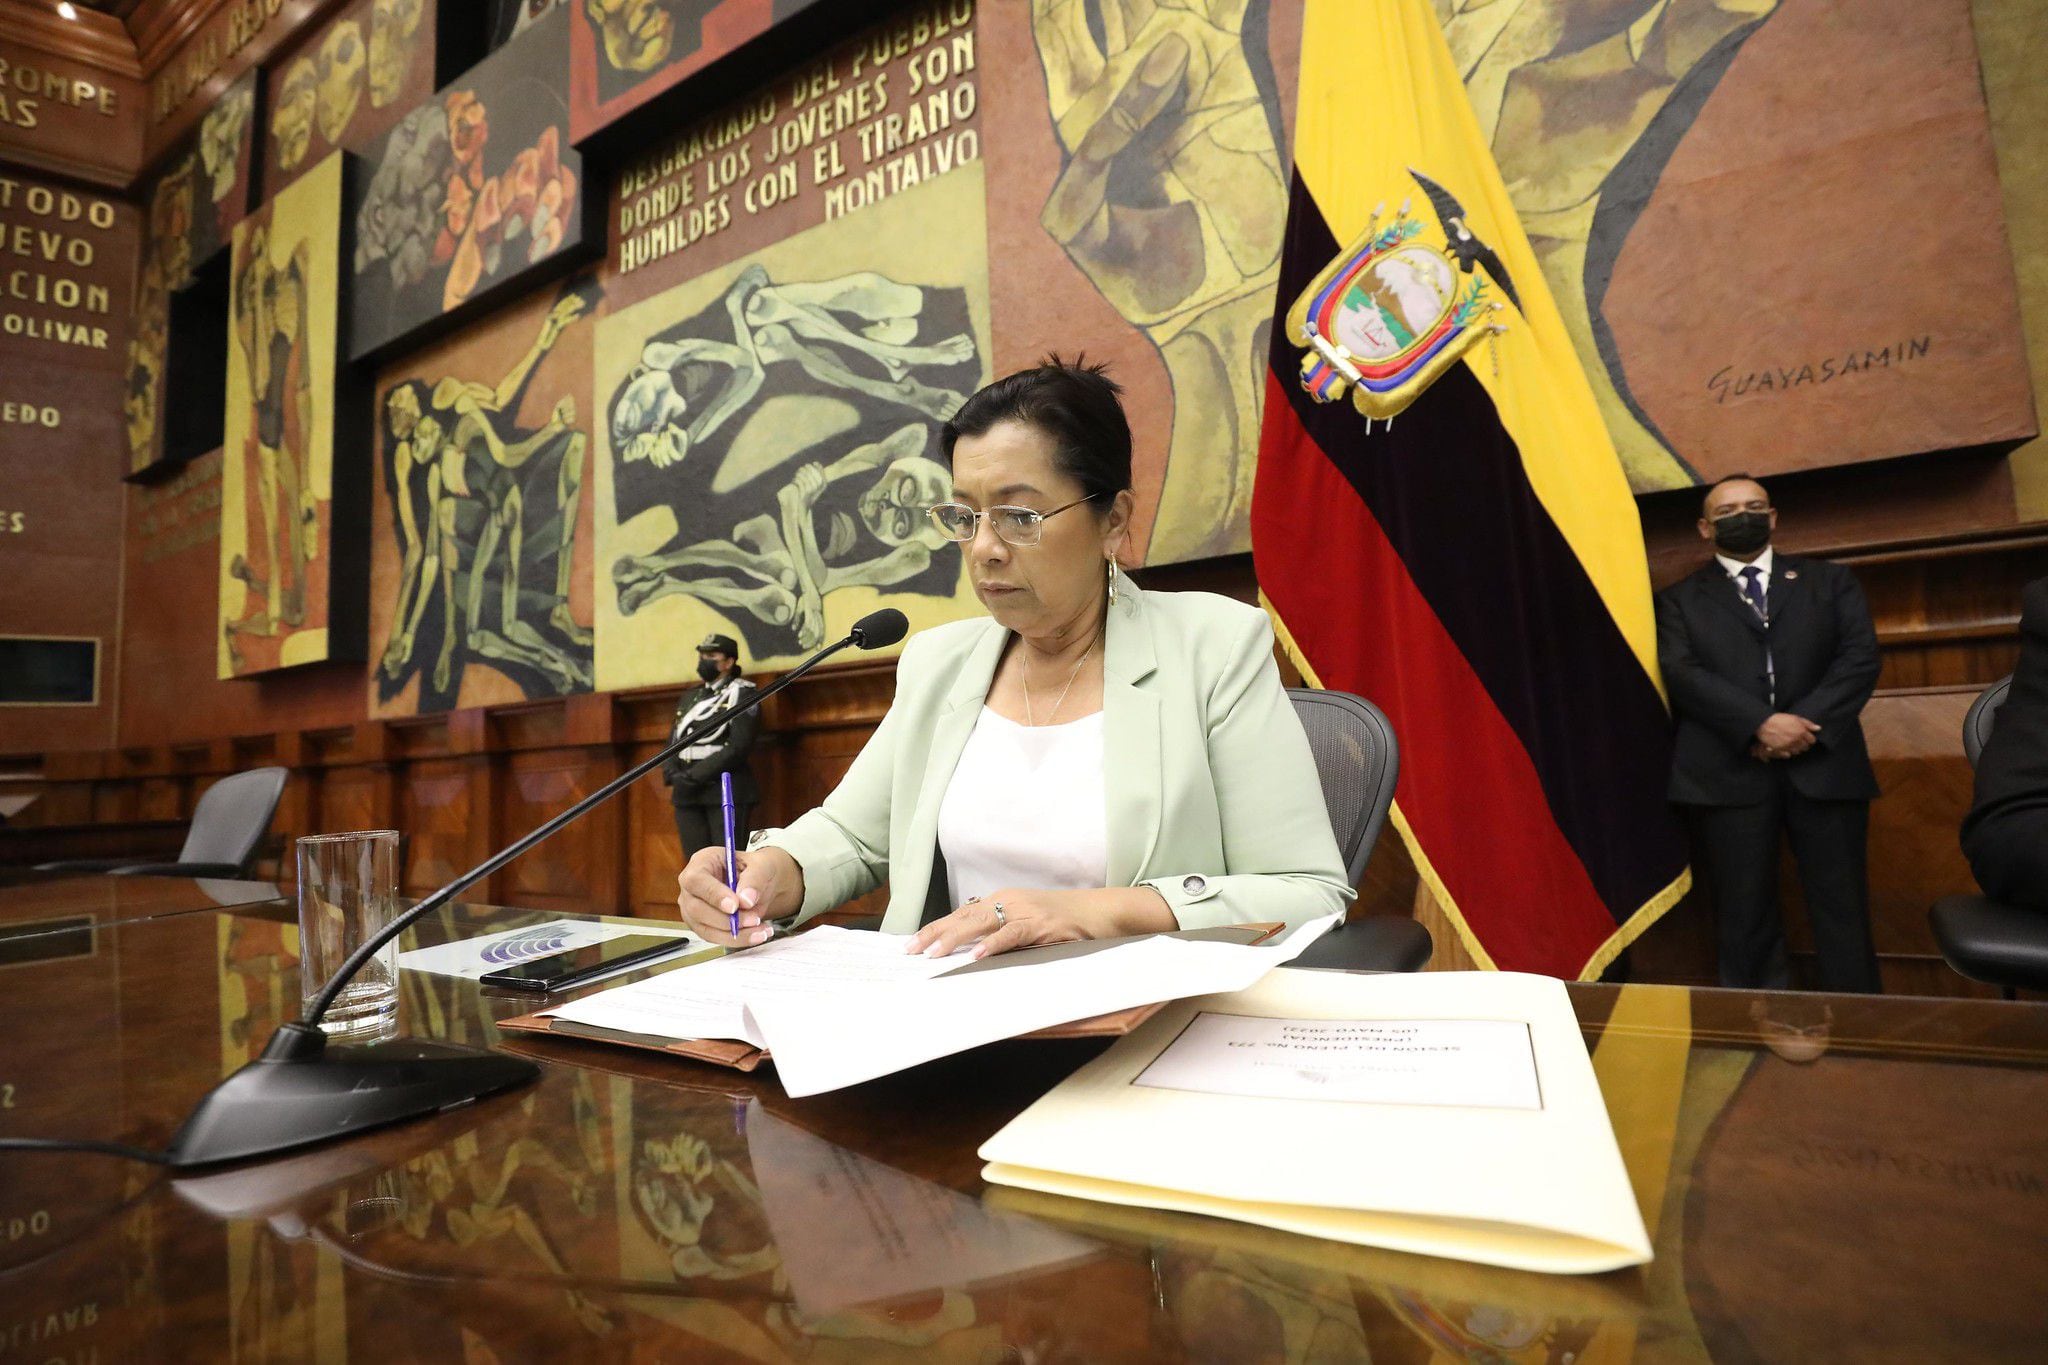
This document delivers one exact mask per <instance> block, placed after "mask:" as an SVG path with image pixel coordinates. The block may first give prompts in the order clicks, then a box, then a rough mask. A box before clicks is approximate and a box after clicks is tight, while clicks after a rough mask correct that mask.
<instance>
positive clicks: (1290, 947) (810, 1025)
mask: <svg viewBox="0 0 2048 1365" xmlns="http://www.w3.org/2000/svg"><path fill="white" fill-rule="evenodd" d="M1328 927H1329V926H1328V924H1326V923H1322V922H1318V923H1317V924H1311V925H1305V926H1303V927H1302V928H1300V929H1297V930H1295V931H1294V932H1293V933H1291V934H1289V935H1288V936H1287V937H1286V938H1285V939H1284V940H1282V941H1280V942H1278V943H1274V944H1265V945H1260V946H1258V947H1247V946H1245V945H1243V944H1236V943H1196V942H1189V941H1187V940H1185V939H1171V938H1149V939H1141V940H1139V941H1138V942H1136V943H1129V944H1123V945H1121V946H1118V947H1115V948H1105V949H1104V950H1102V951H1101V952H1098V953H1090V954H1088V955H1086V956H1084V957H1074V958H1067V959H1065V960H1062V961H1057V962H1045V963H1035V964H1032V965H1030V966H1024V967H1011V968H1005V969H1003V970H1001V971H987V972H973V973H969V974H968V975H966V976H958V977H940V978H938V979H936V980H932V981H926V982H923V983H921V984H920V985H919V986H918V987H917V988H916V989H914V990H895V991H889V992H886V993H870V994H863V995H862V996H861V997H860V998H859V999H858V1000H857V1001H848V1000H846V999H834V998H825V997H812V998H804V997H798V996H794V995H784V996H780V997H776V998H761V999H750V1000H749V1001H748V1002H747V1014H748V1016H749V1019H750V1022H751V1024H752V1026H753V1027H754V1029H755V1030H756V1032H757V1033H758V1034H759V1036H760V1037H761V1038H762V1039H763V1040H765V1046H766V1047H767V1048H768V1049H769V1050H770V1051H771V1052H773V1053H774V1054H775V1070H776V1073H777V1075H779V1076H780V1077H781V1079H782V1085H783V1088H784V1089H785V1090H787V1091H788V1092H789V1093H790V1094H791V1095H792V1096H802V1095H816V1094H820V1093H822V1092H824V1091H827V1090H837V1089H839V1088H841V1087H842V1086H848V1085H856V1084H858V1083H860V1082H861V1081H867V1080H873V1079H874V1078H875V1077H877V1076H887V1075H890V1074H891V1073H893V1072H897V1071H902V1070H903V1069H905V1068H906V1067H912V1066H917V1065H919V1064H921V1063H924V1062H929V1061H932V1060H933V1059H935V1058H938V1057H947V1056H951V1055H952V1054H953V1053H956V1052H965V1051H966V1050H967V1049H969V1048H973V1047H980V1046H982V1045H983V1044H986V1043H994V1042H1000V1041H1001V1040H1003V1039H1005V1038H1016V1037H1020V1036H1022V1035H1024V1034H1026V1033H1033V1032H1036V1031H1037V1030H1039V1029H1042V1028H1051V1027H1052V1026H1053V1025H1055V1024H1066V1023H1071V1022H1073V1021H1074V1020H1076V1019H1088V1018H1092V1017H1094V1016H1095V1015H1098V1014H1109V1013H1112V1012H1114V1011H1116V1010H1125V1009H1131V1008H1133V1007H1134V1006H1138V1005H1152V1004H1157V1003H1158V1002H1160V1001H1162V1000H1175V999H1179V998H1180V997H1182V996H1189V995H1208V994H1211V993H1213V992H1218V991H1236V990H1243V989H1244V988H1245V987H1247V986H1250V985H1251V984H1252V983H1253V982H1255V981H1257V980H1258V979H1259V978H1261V977H1263V976H1264V975H1265V974H1266V973H1267V972H1269V971H1271V970H1272V969H1273V968H1275V967H1278V966H1280V965H1282V964H1284V963H1286V962H1289V961H1291V960H1292V959H1293V958H1294V957H1295V956H1296V955H1297V954H1299V953H1300V952H1301V951H1302V950H1303V949H1304V948H1306V947H1307V946H1308V945H1309V944H1310V943H1312V942H1313V941H1314V940H1315V938H1316V937H1317V935H1318V934H1320V933H1321V932H1322V931H1323V930H1326V929H1327V928H1328ZM913 960H915V959H913Z"/></svg>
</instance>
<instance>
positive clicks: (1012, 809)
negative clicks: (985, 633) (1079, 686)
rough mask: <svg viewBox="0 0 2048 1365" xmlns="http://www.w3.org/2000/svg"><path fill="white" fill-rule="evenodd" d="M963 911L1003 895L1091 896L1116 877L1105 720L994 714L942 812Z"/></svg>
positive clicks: (952, 880) (951, 886)
mask: <svg viewBox="0 0 2048 1365" xmlns="http://www.w3.org/2000/svg"><path fill="white" fill-rule="evenodd" d="M939 851H940V852H941V853H942V854H944V855H945V859H946V881H947V889H948V891H949V892H950V893H951V895H952V898H953V904H954V905H955V906H959V905H963V904H965V903H966V901H967V898H968V897H970V896H986V895H988V894H989V893H990V892H993V891H999V890H1001V889H1003V888H1004V887H1029V888H1031V889H1033V890H1040V891H1087V890H1093V889H1095V888H1096V887H1099V886H1101V885H1102V884H1103V879H1104V878H1106V877H1107V876H1108V875H1109V870H1108V869H1109V843H1108V808H1107V804H1106V797H1105V795H1104V791H1103V782H1102V712H1100V711H1097V712H1096V713H1095V714H1094V715H1092V716H1083V717H1082V718H1081V719H1079V720H1074V721H1068V722H1067V723H1066V724H1064V725H1041V726H1035V727H1034V726H1029V725H1020V724H1018V723H1017V722H1016V721H1014V720H1005V719H1004V718H1003V717H1001V716H999V715H997V714H996V713H995V712H994V711H991V710H990V709H989V708H988V707H986V706H984V707H982V708H981V716H980V718H979V719H977V720H976V721H975V723H974V733H973V734H971V735H969V736H968V737H967V747H966V748H965V749H964V750H962V751H961V754H960V763H959V766H957V767H956V768H954V769H953V778H952V781H951V782H949V783H948V784H947V786H946V795H945V799H944V800H943V801H942V802H941V803H940V805H939Z"/></svg>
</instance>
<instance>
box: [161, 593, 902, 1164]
mask: <svg viewBox="0 0 2048 1365" xmlns="http://www.w3.org/2000/svg"><path fill="white" fill-rule="evenodd" d="M908 627H909V622H908V621H907V619H906V618H905V617H904V615H903V613H902V612H900V611H897V610H895V609H894V608H884V609H883V610H881V611H877V612H871V613H869V614H868V615H867V616H864V617H862V618H861V619H860V621H859V622H857V623H856V624H855V625H854V627H853V629H852V630H851V631H849V632H848V633H847V635H846V637H845V638H844V639H842V640H839V641H836V642H835V643H833V644H830V645H827V646H826V647H825V648H824V649H821V650H819V651H818V652H817V653H816V654H813V655H812V656H811V657H810V658H808V659H806V660H804V661H803V662H802V663H801V664H798V665H797V666H796V667H795V668H793V669H791V670H790V671H789V672H787V673H785V674H783V675H782V676H781V677H779V678H777V679H776V680H775V681H774V682H772V683H770V684H769V685H768V686H766V687H764V688H761V689H760V690H758V691H756V692H755V693H754V695H753V697H751V698H750V699H749V700H748V701H747V702H746V703H745V704H744V705H743V706H740V707H734V708H732V709H730V710H727V711H722V712H719V713H718V714H717V715H714V716H708V717H706V718H705V719H704V720H703V721H702V722H700V723H699V724H697V725H694V726H691V727H690V728H689V729H688V730H687V731H685V732H684V733H683V734H681V735H678V736H676V737H675V738H674V739H671V740H670V741H669V742H668V743H667V744H666V745H664V746H663V747H662V748H661V750H660V751H659V752H657V753H656V754H655V755H654V756H653V757H652V758H649V759H647V760H646V761H645V762H643V763H640V764H637V765H635V766H634V767H633V768H631V769H629V770H628V771H627V772H625V773H623V774H621V775H620V776H619V777H616V778H614V779H613V780H612V781H610V782H608V783H606V784H605V785H604V786H602V787H600V788H598V789H597V790H596V791H594V792H592V793H591V794H590V795H589V796H586V797H584V798H583V799H582V800H581V801H578V802H577V803H576V804H575V805H573V806H571V807H569V808H568V809H567V810H565V811H563V812H562V813H561V814H560V815H557V816H555V817H554V818H553V819H551V820H549V821H547V822H546V823H545V824H543V825H541V826H540V827H539V828H537V829H535V830H533V831H532V832H531V833H529V834H527V835H525V836H524V837H523V838H520V839H518V840H516V841H515V842H513V843H511V844H509V845H507V846H506V847H505V848H503V849H501V850H500V851H498V852H497V853H494V854H492V855H491V856H490V857H488V858H486V859H484V861H482V862H481V863H478V864H477V865H476V866H475V867H473V868H471V869H470V870H469V871H467V872H465V873H463V874H462V875H461V876H460V877H457V878H456V879H455V880H454V881H452V882H449V883H448V884H447V885H446V886H444V887H442V888H440V889H439V890H438V891H435V892H433V893H432V894H431V895H429V896H427V897H426V899H424V900H422V901H420V902H419V903H418V904H417V905H415V906H413V907H412V909H410V910H408V911H406V912H405V913H404V914H402V915H400V916H398V917H397V918H396V919H394V920H392V921H391V923H389V924H387V925H385V926H384V928H383V929H381V930H379V931H378V932H377V933H375V934H373V935H371V936H370V937H369V938H368V939H366V940H364V942H363V944H362V946H361V947H359V948H357V949H356V950H355V951H354V952H353V953H350V954H349V956H348V960H347V961H345V962H343V963H342V964H341V967H340V968H339V969H338V970H337V971H336V972H335V973H334V975H333V976H332V977H330V978H328V981H327V984H326V985H325V986H323V987H321V989H320V994H319V995H318V996H316V997H315V998H314V1000H313V1003H312V1005H311V1006H310V1007H308V1009H307V1010H306V1017H305V1018H303V1019H300V1020H297V1021H295V1022H293V1023H288V1024H282V1025H280V1026H279V1027H278V1030H277V1032H276V1033H273V1034H272V1035H271V1036H270V1042H269V1043H268V1044H266V1045H265V1046H264V1049H263V1055H262V1056H261V1057H259V1058H257V1059H256V1060H255V1061H253V1062H250V1063H248V1064H247V1065H245V1066H244V1067H242V1068H241V1069H240V1070H239V1071H237V1072H235V1073H234V1074H233V1075H232V1076H229V1077H228V1078H227V1079H226V1080H224V1081H222V1082H221V1083H220V1084H219V1085H217V1086H215V1087H214V1088H213V1089H212V1090H210V1091H208V1092H207V1094H206V1096H205V1098H203V1099H201V1100H200V1101H199V1104H198V1106H197V1107H196V1108H195V1109H194V1110H193V1111H192V1115H191V1117H190V1118H188V1119H186V1120H185V1125H184V1126H183V1127H182V1128H180V1129H179V1130H178V1134H177V1136H176V1137H174V1138H173V1139H172V1140H171V1145H170V1147H169V1149H168V1151H167V1155H168V1157H169V1165H171V1166H172V1167H173V1168H175V1169H187V1168H191V1167H195V1166H208V1165H213V1164H215V1163H217V1162H222V1161H236V1160H240V1159H242V1158H245V1157H254V1156H264V1155H268V1154H269V1153H271V1152H279V1151H285V1150H287V1149H290V1148H294V1147H303V1146H306V1145H308V1144H310V1143H315V1142H325V1141H327V1140H329V1139H331V1138H338V1137H346V1136H348V1135H350V1134H352V1133H359V1132H362V1131H364V1130H365V1129H369V1128H380V1127H383V1126H384V1125H386V1124H390V1123H399V1122H402V1121H404V1120H406V1119H412V1118H418V1117H421V1116H424V1115H427V1114H435V1113H439V1112H441V1111H442V1110H446V1109H453V1108H456V1107H458V1106H460V1105H464V1104H468V1103H470V1102H472V1101H474V1100H478V1099H481V1098H482V1097H484V1096H485V1095H492V1094H496V1093H497V1092H499V1091H501V1090H510V1089H512V1088H513V1087H515V1086H520V1085H525V1084H527V1083H528V1082H530V1081H532V1080H535V1079H536V1078H538V1077H539V1075H540V1068H539V1067H537V1066H535V1065H534V1064H533V1063H532V1062H530V1061H527V1060H525V1059H524V1058H521V1057H512V1056H508V1055H506V1054H504V1053H499V1052H492V1051H491V1050H489V1049H488V1048H476V1047H465V1046H463V1045H461V1044H457V1043H445V1042H431V1041H426V1040H422V1039H405V1038H400V1039H394V1040H392V1041H389V1042H382V1043H361V1044H335V1045H333V1046H330V1045H329V1043H328V1038H327V1034H326V1033H325V1032H324V1031H323V1030H322V1029H321V1028H320V1020H321V1018H322V1017H323V1016H325V1015H326V1013H327V1010H328V1008H329V1007H330V1006H332V1005H333V1003H334V1001H335V999H336V997H338V996H339V995H340V994H341V991H342V988H343V987H344V986H346V985H347V984H348V983H349V980H350V979H351V978H352V977H354V976H355V974H356V973H357V972H358V971H360V970H362V968H363V965H364V964H365V963H367V962H368V961H369V960H370V959H371V958H373V957H375V956H376V955H377V953H378V952H379V951H380V950H381V949H382V948H383V947H384V945H385V944H387V943H389V942H391V941H392V940H393V939H395V938H397V937H398V936H399V935H400V934H402V933H404V932H405V930H406V929H407V928H408V927H410V926H411V925H412V924H413V923H414V922H416V921H417V920H419V919H420V918H421V917H422V916H425V915H428V914H431V913H433V912H434V911H436V910H438V909H440V908H441V907H442V906H444V905H446V904H448V903H449V902H450V901H452V900H453V899H454V898H455V897H456V896H458V895H460V894H462V892H463V891H465V890H466V889H468V888H469V887H471V886H473V885H475V884H476V883H477V882H480V881H482V880H483V879H484V878H485V877H488V876H490V875H491V874H492V873H493V872H496V871H497V870H498V869H499V868H501V867H503V866H505V864H507V863H509V862H511V861H512V860H513V859H514V858H517V857H518V856H519V855H520V854H522V853H525V852H526V851H527V850H528V849H531V848H532V847H533V846H534V845H536V844H538V843H540V842H541V841H542V840H544V839H546V838H548V837H549V836H550V835H552V834H554V833H555V832H556V831H557V830H559V829H561V828H562V827H564V826H565V825H568V824H569V823H571V822H572V821H574V820H577V819H579V818H580V817H582V816H584V815H587V814H588V813H589V812H591V811H592V810H594V809H596V808H597V807H598V806H601V805H603V804H604V803H605V802H607V801H609V800H611V799H612V798H613V797H614V796H617V795H618V794H619V793H620V792H622V791H624V790H625V789H626V788H627V787H630V786H632V785H633V783H635V782H637V781H639V780H640V779H641V778H642V777H645V776H646V775H647V774H648V773H651V772H653V771H654V770H655V769H656V768H658V767H660V766H661V765H662V764H663V763H664V762H666V761H667V760H668V759H669V757H670V756H671V755H673V754H675V753H677V752H679V751H680V750H682V749H684V748H687V747H688V746H690V745H692V744H695V743H696V742H697V741H698V740H699V739H701V738H702V737H703V736H705V735H707V734H709V733H711V732H712V731H713V730H715V729H717V728H718V727H719V726H721V725H725V724H727V723H728V722H730V721H731V720H732V718H733V716H734V715H736V714H738V713H739V712H740V711H742V710H751V709H753V708H754V707H757V706H759V705H761V703H763V702H765V701H767V700H768V698H770V697H772V696H774V695H775V694H776V693H777V692H780V691H781V690H782V689H783V688H785V687H787V686H789V685H790V684H791V683H793V682H795V681H796V680H797V679H798V678H800V677H802V676H803V675H804V674H806V673H808V672H810V671H811V669H813V668H815V667H817V666H818V665H819V664H821V663H823V662H824V661H825V660H826V659H829V658H831V657H832V656H833V655H834V654H837V653H838V652H839V651H840V650H842V649H845V648H847V647H848V646H850V645H851V646H857V647H858V648H861V649H877V648H880V647H882V646H884V645H892V644H894V643H896V641H898V640H900V639H902V638H903V635H904V632H905V631H906V630H907V629H908Z"/></svg>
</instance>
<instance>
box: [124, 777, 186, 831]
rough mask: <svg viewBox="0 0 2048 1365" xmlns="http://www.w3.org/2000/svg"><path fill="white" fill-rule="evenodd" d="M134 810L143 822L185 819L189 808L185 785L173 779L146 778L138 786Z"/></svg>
mask: <svg viewBox="0 0 2048 1365" xmlns="http://www.w3.org/2000/svg"><path fill="white" fill-rule="evenodd" d="M135 809H136V811H137V813H138V817H139V818H140V819H144V820H183V819H186V818H187V812H188V811H189V810H190V807H189V806H188V805H187V803H186V798H185V784H184V783H182V782H180V781H179V780H178V779H177V778H175V777H146V778H144V779H142V782H141V784H140V788H139V792H138V795H137V797H136V805H135Z"/></svg>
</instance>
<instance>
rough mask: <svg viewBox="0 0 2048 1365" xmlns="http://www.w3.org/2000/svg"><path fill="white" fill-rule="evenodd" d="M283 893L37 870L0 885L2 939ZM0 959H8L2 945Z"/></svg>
mask: <svg viewBox="0 0 2048 1365" xmlns="http://www.w3.org/2000/svg"><path fill="white" fill-rule="evenodd" d="M283 895H284V893H283V892H282V891H280V890H279V889H278V887H277V885H276V884H275V883H273V882H259V881H229V880H227V879H225V878H211V877H209V878H200V879H196V880H195V879H193V878H189V877H102V876H76V875H65V876H57V875H53V874H50V873H36V874H33V875H32V876H28V877H26V878H25V879H24V880H23V881H21V882H19V883H16V884H12V885H0V942H4V941H5V940H6V939H7V938H9V937H17V938H18V937H26V936H29V935H32V934H40V933H43V932H45V931H47V930H50V929H59V928H72V927H75V926H77V925H78V924H79V923H80V922H88V923H90V924H92V925H97V926H107V925H113V924H120V923H123V922H124V921H127V920H138V919H150V918H153V917H155V916H158V915H186V914H192V913H195V912H198V911H218V910H223V909H228V908H231V907H235V906H248V905H264V904H283ZM0 960H5V958H4V950H0Z"/></svg>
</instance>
